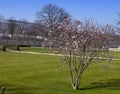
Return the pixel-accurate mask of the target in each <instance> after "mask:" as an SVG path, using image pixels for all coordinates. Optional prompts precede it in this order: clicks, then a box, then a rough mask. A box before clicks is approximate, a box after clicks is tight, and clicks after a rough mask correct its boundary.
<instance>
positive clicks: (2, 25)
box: [0, 15, 7, 51]
mask: <svg viewBox="0 0 120 94" xmlns="http://www.w3.org/2000/svg"><path fill="white" fill-rule="evenodd" d="M6 29H7V24H6V20H5V19H4V17H3V16H1V15H0V34H1V40H2V42H1V45H2V50H3V51H6V44H7V42H6V39H7V36H5V35H6V33H7V32H6Z"/></svg>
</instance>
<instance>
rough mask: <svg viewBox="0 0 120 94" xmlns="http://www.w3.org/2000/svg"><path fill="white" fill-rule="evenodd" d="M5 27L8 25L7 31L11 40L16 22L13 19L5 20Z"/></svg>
mask: <svg viewBox="0 0 120 94" xmlns="http://www.w3.org/2000/svg"><path fill="white" fill-rule="evenodd" d="M7 21H8V22H7V25H8V31H9V33H10V34H11V38H13V34H14V32H15V29H16V20H15V18H10V19H8V20H7Z"/></svg>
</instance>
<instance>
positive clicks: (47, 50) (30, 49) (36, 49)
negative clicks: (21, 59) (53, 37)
mask: <svg viewBox="0 0 120 94" xmlns="http://www.w3.org/2000/svg"><path fill="white" fill-rule="evenodd" d="M20 50H21V51H32V52H40V53H53V50H52V49H50V48H43V47H20Z"/></svg>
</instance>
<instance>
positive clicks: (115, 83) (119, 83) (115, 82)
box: [79, 79, 120, 90]
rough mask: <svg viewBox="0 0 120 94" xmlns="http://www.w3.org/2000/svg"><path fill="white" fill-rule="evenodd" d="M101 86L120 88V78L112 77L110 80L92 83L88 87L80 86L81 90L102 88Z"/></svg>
mask: <svg viewBox="0 0 120 94" xmlns="http://www.w3.org/2000/svg"><path fill="white" fill-rule="evenodd" d="M100 88H106V89H114V90H120V79H110V80H108V81H103V82H93V83H90V85H89V86H88V87H84V88H80V89H79V90H88V89H100Z"/></svg>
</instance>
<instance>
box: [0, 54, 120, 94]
mask: <svg viewBox="0 0 120 94" xmlns="http://www.w3.org/2000/svg"><path fill="white" fill-rule="evenodd" d="M58 59H59V57H57V56H48V55H30V54H19V53H10V52H0V87H2V86H5V87H6V91H5V94H119V92H120V63H119V62H120V61H114V63H108V62H106V63H105V61H103V60H101V61H99V63H92V64H91V65H90V66H89V68H88V69H87V70H86V71H85V72H84V74H83V77H82V81H81V87H80V90H73V89H72V86H71V83H70V75H69V70H68V67H67V65H66V63H60V62H59V60H58ZM63 65H64V67H63Z"/></svg>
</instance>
